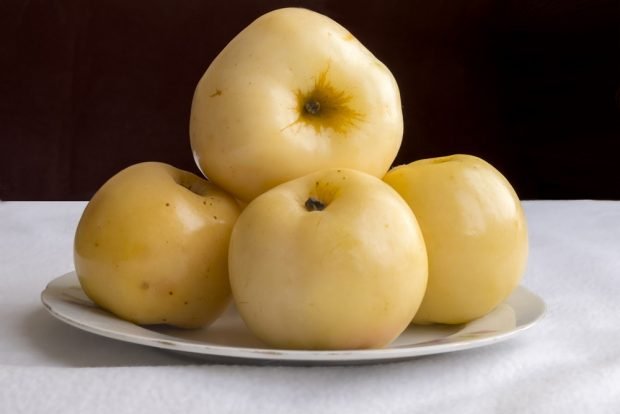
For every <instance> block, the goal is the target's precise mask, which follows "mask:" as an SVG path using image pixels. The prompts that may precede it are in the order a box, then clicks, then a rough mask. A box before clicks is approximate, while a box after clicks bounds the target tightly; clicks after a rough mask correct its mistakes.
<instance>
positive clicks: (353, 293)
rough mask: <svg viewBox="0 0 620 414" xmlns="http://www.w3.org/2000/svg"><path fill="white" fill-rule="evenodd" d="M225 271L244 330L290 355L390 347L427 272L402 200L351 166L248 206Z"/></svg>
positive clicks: (410, 313) (420, 244) (412, 309)
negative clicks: (294, 351) (291, 352)
mask: <svg viewBox="0 0 620 414" xmlns="http://www.w3.org/2000/svg"><path fill="white" fill-rule="evenodd" d="M229 269H230V282H231V287H232V292H233V298H234V302H235V304H236V306H237V308H238V310H239V313H240V315H241V317H242V319H243V320H244V321H245V323H246V325H247V326H248V327H249V328H250V330H251V331H252V332H254V334H255V335H256V336H257V337H258V338H259V339H261V340H262V341H264V342H265V343H267V344H269V345H271V346H274V347H278V348H289V349H361V348H379V347H383V346H385V345H387V344H389V343H390V342H391V341H392V340H393V339H394V338H396V337H397V336H398V335H399V334H400V333H401V332H402V331H403V330H404V329H406V327H407V326H408V325H409V323H410V322H411V319H412V318H413V316H414V314H415V312H416V310H417V309H418V306H419V304H420V302H421V300H422V297H423V295H424V290H425V288H426V280H427V270H428V269H427V258H426V250H425V245H424V241H423V239H422V235H421V232H420V229H419V227H418V224H417V221H416V218H415V216H414V215H413V213H412V212H411V209H410V208H409V206H408V205H407V203H406V202H405V201H404V200H403V199H402V198H401V197H400V196H399V195H398V194H397V193H396V191H394V190H393V189H392V188H390V186H388V185H386V184H385V183H384V182H382V181H381V180H380V179H378V178H376V177H374V176H371V175H369V174H366V173H363V172H360V171H356V170H351V169H327V170H321V171H318V172H315V173H312V174H309V175H306V176H303V177H300V178H297V179H295V180H293V181H290V182H286V183H284V184H281V185H279V186H276V187H275V188H273V189H271V190H268V191H267V192H265V193H263V194H262V195H260V196H258V197H257V198H255V199H254V200H253V201H251V202H250V203H249V204H248V205H247V207H246V208H245V210H243V212H242V213H241V215H240V216H239V219H238V220H237V222H236V223H235V226H234V228H233V232H232V236H231V240H230V251H229Z"/></svg>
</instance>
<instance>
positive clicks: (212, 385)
mask: <svg viewBox="0 0 620 414" xmlns="http://www.w3.org/2000/svg"><path fill="white" fill-rule="evenodd" d="M524 204H525V208H526V212H527V216H528V221H529V229H530V260H529V263H528V269H527V272H526V275H525V277H524V280H523V284H524V285H525V286H527V287H528V288H529V289H531V290H532V291H534V292H536V293H538V294H539V295H540V296H542V297H543V298H544V300H545V302H546V303H547V306H548V311H547V314H546V316H545V317H544V319H543V320H542V321H541V322H539V323H538V324H537V325H536V326H534V327H533V328H531V329H530V330H528V331H526V332H524V333H523V334H521V335H518V336H516V337H514V338H513V339H511V340H509V341H506V342H503V343H500V344H496V345H493V346H489V347H483V348H478V349H473V350H468V351H461V352H455V353H448V354H442V355H433V356H428V357H420V358H417V359H414V360H411V361H407V362H398V363H391V364H382V365H372V366H354V367H314V368H302V367H257V366H235V365H216V364H206V363H204V362H203V361H201V360H194V359H191V358H187V357H184V356H180V355H177V354H173V353H168V352H166V351H163V350H157V349H152V348H147V347H142V346H139V345H133V344H127V343H122V342H118V341H114V340H112V339H106V338H102V337H98V336H96V335H93V334H90V333H86V332H82V331H80V330H78V329H75V328H73V327H70V326H67V325H65V324H63V323H61V322H59V321H57V320H55V319H54V318H52V317H51V316H50V315H48V314H47V312H46V311H45V310H44V308H43V306H42V305H41V303H40V300H39V295H40V292H41V290H42V289H43V288H44V287H45V285H46V284H47V283H48V282H49V281H50V280H52V279H54V278H55V277H57V276H59V275H62V274H64V273H67V272H69V271H71V270H73V262H72V239H73V233H74V231H75V226H76V224H77V221H78V219H79V216H80V214H81V212H82V210H83V208H84V206H85V203H83V202H61V203H50V202H45V203H41V202H36V203H35V202H14V203H11V202H9V203H0V282H1V285H0V286H1V287H0V413H7V414H14V413H60V412H62V413H132V414H134V413H171V412H175V413H176V412H178V413H184V414H187V413H194V412H204V413H214V412H235V413H248V412H267V413H272V414H276V413H286V414H289V413H294V412H308V413H323V414H326V413H339V414H342V413H407V414H409V413H417V412H419V413H460V414H462V413H517V412H518V413H521V412H528V413H597V414H599V413H620V311H619V309H620V202H607V201H605V202H603V201H598V202H594V201H554V202H549V201H535V202H526V203H524Z"/></svg>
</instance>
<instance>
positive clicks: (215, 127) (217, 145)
mask: <svg viewBox="0 0 620 414" xmlns="http://www.w3.org/2000/svg"><path fill="white" fill-rule="evenodd" d="M402 134H403V118H402V109H401V103H400V94H399V91H398V86H397V84H396V81H395V80H394V77H393V76H392V74H391V73H390V71H389V70H388V68H387V67H386V66H385V65H384V64H383V63H381V62H380V61H379V60H377V58H376V57H375V56H373V55H372V53H370V52H369V51H368V50H367V49H366V48H365V47H364V46H363V45H362V44H361V43H360V42H359V41H358V40H357V39H355V38H354V37H353V35H351V33H349V32H348V31H347V30H346V29H345V28H343V27H342V26H340V25H339V24H338V23H336V22H335V21H333V20H331V19H330V18H328V17H326V16H323V15H321V14H319V13H315V12H313V11H310V10H306V9H300V8H285V9H279V10H275V11H272V12H270V13H267V14H265V15H263V16H262V17H260V18H258V19H257V20H255V21H254V22H253V23H252V24H250V25H249V26H248V27H247V28H245V29H244V30H243V31H242V32H241V33H239V34H238V35H237V36H236V37H235V38H234V39H233V40H232V41H231V42H230V43H229V44H228V45H227V46H226V47H225V48H224V49H223V50H222V51H221V53H220V54H219V55H218V56H217V57H216V58H215V60H214V61H213V62H212V63H211V65H210V66H209V68H208V69H207V71H206V72H205V74H204V75H203V77H202V79H200V82H199V83H198V85H197V88H196V91H195V94H194V99H193V102H192V110H191V119H190V136H191V146H192V149H193V153H194V157H195V159H196V162H197V164H198V166H199V167H200V169H201V170H202V172H203V173H204V174H205V175H206V176H207V177H208V178H209V179H210V180H211V181H213V182H214V183H216V184H218V185H219V186H220V187H222V188H223V189H225V190H227V191H229V192H231V193H232V194H234V195H235V196H236V197H238V198H240V199H242V200H245V201H249V200H251V199H253V198H254V197H256V196H257V195H259V194H261V193H263V192H264V191H266V190H267V189H269V188H272V187H274V186H275V185H277V184H281V183H283V182H286V181H289V180H292V179H294V178H297V177H300V176H302V175H306V174H308V173H311V172H314V171H317V170H319V169H324V168H332V167H333V168H341V167H347V168H353V169H358V170H361V171H364V172H367V173H369V174H372V175H374V176H376V177H379V178H381V177H383V175H384V174H385V172H387V170H388V169H389V167H390V166H391V164H392V162H393V161H394V159H395V157H396V154H397V152H398V149H399V147H400V144H401V141H402Z"/></svg>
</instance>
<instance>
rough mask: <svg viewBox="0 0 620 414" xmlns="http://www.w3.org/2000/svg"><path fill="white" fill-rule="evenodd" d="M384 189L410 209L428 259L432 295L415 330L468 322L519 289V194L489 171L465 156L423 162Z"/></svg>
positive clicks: (522, 262) (402, 169) (524, 249)
mask: <svg viewBox="0 0 620 414" xmlns="http://www.w3.org/2000/svg"><path fill="white" fill-rule="evenodd" d="M384 181H385V182H386V183H388V184H389V185H391V186H392V187H393V188H394V189H395V190H396V191H398V193H399V194H400V195H401V196H403V198H404V199H405V200H406V201H407V203H409V206H410V207H411V209H412V210H413V212H414V213H415V216H416V218H417V219H418V223H419V224H420V228H421V229H422V234H423V235H424V240H425V242H426V248H427V251H428V261H429V275H428V287H427V290H426V294H425V296H424V299H423V301H422V305H420V309H419V310H418V313H417V314H416V316H415V318H414V322H416V323H432V322H435V323H446V324H456V323H463V322H468V321H471V320H473V319H476V318H478V317H481V316H483V315H485V314H487V313H488V312H490V311H491V310H492V309H493V308H495V307H496V306H497V305H498V304H500V303H501V302H502V301H503V300H504V299H506V298H507V297H508V295H509V294H510V293H511V292H512V291H513V290H514V289H515V287H516V286H517V285H518V284H519V281H520V279H521V277H522V275H523V272H524V269H525V266H526V261H527V253H528V237H527V225H526V220H525V216H524V213H523V209H522V206H521V203H520V201H519V198H518V197H517V194H516V193H515V191H514V189H513V188H512V186H511V185H510V183H509V182H508V180H506V178H505V177H504V176H503V175H502V174H501V173H500V172H499V171H497V170H496V169H495V168H494V167H493V166H492V165H490V164H489V163H487V162H486V161H484V160H482V159H480V158H478V157H474V156H471V155H460V154H459V155H452V156H447V157H439V158H431V159H424V160H419V161H415V162H412V163H410V164H408V165H403V166H398V167H395V168H393V169H392V170H390V171H389V172H388V173H387V174H386V176H385V177H384Z"/></svg>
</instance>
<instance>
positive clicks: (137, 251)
mask: <svg viewBox="0 0 620 414" xmlns="http://www.w3.org/2000/svg"><path fill="white" fill-rule="evenodd" d="M238 214H239V207H238V206H237V203H236V202H235V200H234V199H233V198H232V197H231V196H230V195H228V194H227V193H225V192H223V191H222V190H220V189H219V188H217V187H216V186H215V185H213V184H211V183H208V182H207V181H205V180H204V179H202V178H200V177H198V176H196V175H194V174H191V173H189V172H186V171H182V170H179V169H176V168H174V167H172V166H170V165H167V164H162V163H155V162H147V163H141V164H136V165H133V166H131V167H128V168H126V169H124V170H122V171H121V172H119V173H118V174H116V175H115V176H114V177H112V178H111V179H110V180H108V181H107V182H106V183H105V184H104V185H103V186H102V187H101V188H100V189H99V190H98V191H97V193H96V194H95V195H94V197H93V198H92V199H91V201H90V202H89V203H88V205H87V207H86V209H85V210H84V213H83V214H82V217H81V219H80V222H79V224H78V227H77V230H76V234H75V243H74V260H75V268H76V273H77V275H78V278H79V281H80V284H81V286H82V288H83V290H84V292H85V293H86V294H87V295H88V296H89V297H90V298H91V299H92V300H93V302H95V303H96V304H98V305H99V306H101V307H102V308H104V309H107V310H108V311H110V312H112V313H114V314H116V315H117V316H119V317H120V318H123V319H126V320H128V321H132V322H135V323H138V324H168V325H173V326H178V327H184V328H196V327H200V326H203V325H206V324H209V323H210V322H212V321H213V320H214V319H215V318H216V317H217V316H218V315H219V314H220V313H221V312H222V311H223V310H224V308H225V307H226V306H227V304H228V303H229V302H230V297H231V295H230V284H229V281H228V262H227V259H228V242H229V239H230V233H231V231H232V227H233V224H234V222H235V220H236V219H237V217H238Z"/></svg>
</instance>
